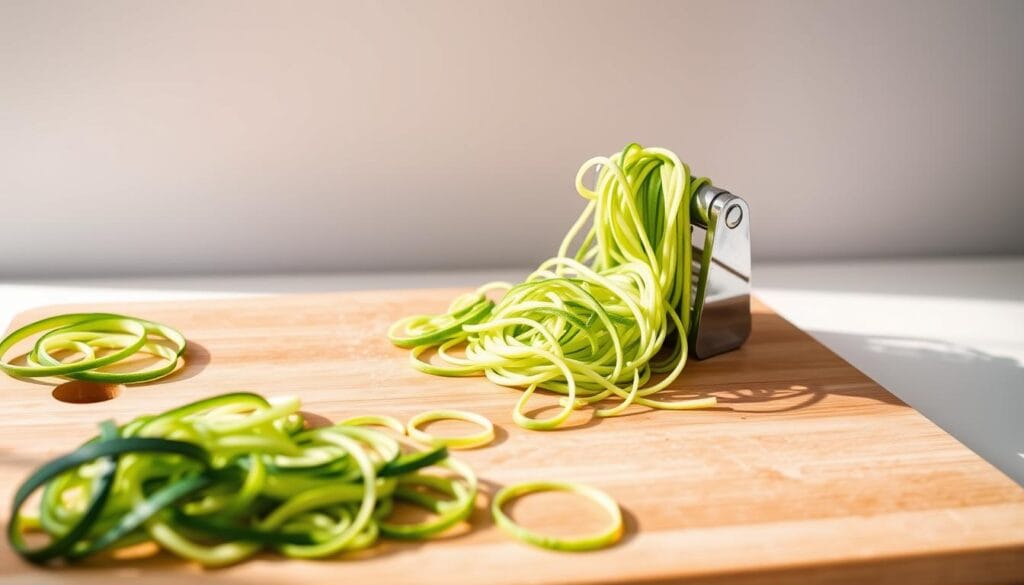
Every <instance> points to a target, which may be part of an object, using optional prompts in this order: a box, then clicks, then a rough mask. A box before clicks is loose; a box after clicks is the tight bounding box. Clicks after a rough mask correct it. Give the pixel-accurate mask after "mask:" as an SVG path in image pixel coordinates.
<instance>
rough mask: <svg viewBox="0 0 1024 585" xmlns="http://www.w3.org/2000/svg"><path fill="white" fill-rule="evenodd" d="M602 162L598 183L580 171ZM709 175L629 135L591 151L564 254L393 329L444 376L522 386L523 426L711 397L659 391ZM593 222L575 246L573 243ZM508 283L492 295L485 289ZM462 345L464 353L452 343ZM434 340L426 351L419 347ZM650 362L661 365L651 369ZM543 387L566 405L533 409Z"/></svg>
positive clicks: (684, 327) (674, 344)
mask: <svg viewBox="0 0 1024 585" xmlns="http://www.w3.org/2000/svg"><path fill="white" fill-rule="evenodd" d="M594 167H598V173H597V181H596V185H595V186H594V188H592V189H591V188H589V187H587V186H586V185H584V177H585V175H586V174H587V173H588V172H589V171H590V170H591V169H592V168H594ZM707 182H708V179H706V178H694V177H692V176H691V175H690V169H689V167H687V166H686V165H685V164H684V163H683V162H681V161H680V160H679V158H678V157H677V156H676V155H675V154H673V153H672V152H671V151H669V150H666V149H663V148H643V147H641V146H639V145H637V144H631V145H629V146H627V147H626V148H625V149H623V150H622V151H621V152H618V153H615V154H613V155H611V156H610V157H596V158H592V159H590V160H588V161H587V162H586V163H584V164H583V166H582V167H581V168H580V170H579V172H578V173H577V174H576V189H577V191H579V193H580V195H582V196H583V197H584V198H585V199H587V201H588V203H587V206H586V208H585V209H584V211H583V213H582V214H581V215H580V217H579V219H577V220H576V222H575V223H574V224H573V226H572V228H571V229H570V230H569V233H568V234H566V236H565V239H564V240H563V242H562V245H561V247H560V248H559V250H558V255H557V256H555V257H554V258H551V259H549V260H546V261H545V262H544V263H542V264H541V265H540V267H539V268H537V270H536V271H535V272H533V273H532V274H531V275H530V276H529V277H527V279H526V281H525V282H522V283H519V284H516V285H511V284H508V283H501V282H498V283H490V284H486V285H484V286H482V287H480V288H479V289H477V290H476V291H474V292H472V293H469V294H465V295H461V296H459V297H457V298H456V299H455V300H454V301H453V302H452V304H451V306H450V307H449V309H448V312H446V313H444V314H441V315H413V316H410V317H406V318H404V319H401V320H399V321H398V322H396V323H395V324H394V325H393V326H392V327H391V328H390V330H389V331H388V337H389V339H390V340H391V342H392V343H394V344H395V345H397V346H399V347H404V348H410V349H411V350H412V355H411V360H412V364H413V366H414V367H415V368H417V369H419V370H421V371H423V372H427V373H430V374H435V375H440V376H473V375H479V374H480V373H483V375H485V376H486V377H487V378H489V379H490V380H492V381H493V382H495V383H497V384H500V385H503V386H511V387H519V388H525V392H524V393H523V394H522V396H521V397H520V399H519V401H518V403H517V404H516V406H515V409H514V411H513V418H514V420H515V422H516V423H517V424H519V425H520V426H522V427H525V428H528V429H534V430H545V429H552V428H555V427H558V426H559V425H561V424H562V423H564V422H565V421H566V420H567V419H568V418H569V416H570V415H571V414H572V411H573V410H574V409H578V408H584V407H587V406H597V405H598V404H599V403H601V402H603V401H606V400H609V399H611V400H617V401H618V403H617V404H615V405H614V406H609V407H606V408H598V409H597V410H596V412H595V414H596V415H597V416H601V417H606V416H615V415H617V414H620V413H622V412H623V411H624V410H626V409H627V408H628V407H629V406H630V405H632V404H637V405H641V406H645V407H649V408H656V409H669V410H682V409H692V408H703V407H708V406H712V405H714V404H715V399H714V398H713V397H705V398H697V397H695V398H692V399H687V400H675V401H663V400H657V399H655V398H654V397H653V395H655V394H657V393H658V392H659V391H661V390H663V389H665V388H666V387H668V386H669V385H670V384H671V383H672V382H673V381H674V380H675V379H676V378H677V377H678V376H679V374H680V373H681V372H682V370H683V367H684V366H685V365H686V357H687V332H688V331H689V329H690V320H691V316H690V312H691V298H690V297H691V277H692V274H691V270H692V266H691V263H692V249H691V244H690V205H691V200H692V198H693V195H694V193H695V192H696V190H697V189H698V188H699V187H700V186H701V185H702V184H704V183H707ZM588 222H590V229H589V230H588V231H587V232H586V233H585V234H584V235H583V239H582V242H581V243H580V244H579V246H578V247H577V248H576V250H575V252H573V253H570V247H571V246H572V245H573V243H574V242H575V241H576V240H577V238H578V237H579V236H580V235H581V233H583V230H584V227H585V226H586V225H587V224H588ZM495 290H504V291H505V294H504V296H503V297H502V298H501V300H499V301H497V302H495V301H493V300H491V299H490V298H488V293H489V292H491V291H495ZM459 349H462V350H463V352H464V355H457V353H456V350H459ZM428 350H434V351H436V357H435V358H434V359H433V360H431V359H428V358H427V357H426V356H425V355H424V354H426V353H427V352H428ZM653 374H666V375H665V376H663V377H661V379H660V380H657V381H654V380H653V379H652V375H653ZM538 388H542V389H545V390H550V391H553V392H556V393H559V394H562V395H564V397H563V398H562V399H561V400H560V404H561V406H562V408H561V410H560V411H559V412H558V413H557V414H555V415H552V416H549V417H547V418H536V417H531V416H528V415H527V413H526V405H527V402H528V401H529V399H530V396H531V395H532V394H533V393H534V391H535V390H536V389H538Z"/></svg>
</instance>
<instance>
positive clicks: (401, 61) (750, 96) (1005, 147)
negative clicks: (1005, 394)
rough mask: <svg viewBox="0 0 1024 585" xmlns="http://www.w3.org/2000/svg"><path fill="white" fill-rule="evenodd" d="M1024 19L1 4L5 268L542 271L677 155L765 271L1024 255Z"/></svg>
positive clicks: (621, 4) (646, 7)
mask: <svg viewBox="0 0 1024 585" xmlns="http://www.w3.org/2000/svg"><path fill="white" fill-rule="evenodd" d="M1022 94H1024V2H998V3H997V2H992V3H983V2H948V1H938V0H936V1H927V2H909V1H901V2H888V1H886V2H816V1H807V2H749V3H748V2H728V3H716V2H649V1H648V2H625V1H622V0H616V1H613V2H590V3H579V2H574V3H570V2H522V1H511V0H509V1H507V2H501V3H496V2H487V3H481V2H470V1H466V2H406V3H395V2H387V3H372V2H345V3H341V2H300V3H292V2H248V1H246V2H206V1H194V2H139V1H136V0H126V1H123V2H122V1H110V0H103V1H99V2H32V1H28V2H17V1H13V0H0V278H3V277H14V276H24V275H38V276H57V275H70V274H83V273H90V274H117V273H131V272H144V273H154V272H169V273H170V272H204V271H231V272H239V271H254V270H321V269H402V268H409V267H417V268H453V267H502V266H512V265H529V264H533V263H535V262H536V261H538V260H540V259H542V258H544V257H546V256H547V255H549V254H550V253H551V252H553V250H554V248H555V246H556V244H557V242H558V241H559V239H560V236H561V234H562V233H563V232H564V231H565V230H566V229H567V228H568V226H569V224H570V223H571V221H572V219H573V218H574V217H575V215H576V213H577V212H578V210H579V209H580V208H581V206H582V203H581V200H580V199H579V198H578V197H577V196H576V195H575V193H574V191H573V189H572V180H573V177H574V175H575V172H576V169H577V167H578V165H579V164H580V163H581V162H582V161H583V160H585V159H586V158H588V157H590V156H592V155H595V154H606V153H611V152H613V151H615V150H618V149H619V148H621V147H622V146H624V145H625V144H626V143H627V142H629V141H633V140H636V141H640V142H642V143H645V144H650V145H661V146H666V147H669V148H672V149H673V150H675V151H676V152H678V153H679V154H680V156H682V157H683V158H684V159H685V160H687V161H689V162H690V163H691V165H692V166H693V167H694V168H695V169H696V170H699V171H701V172H703V173H706V174H710V175H711V176H712V177H713V178H714V179H715V181H716V182H718V183H719V184H721V185H723V186H725V187H727V188H730V189H732V190H733V191H734V192H736V193H738V194H741V195H743V196H745V197H746V198H747V199H748V201H749V202H750V204H751V207H752V216H753V221H754V238H755V250H756V251H755V257H756V258H758V259H798V258H818V259H820V258H835V257H877V256H906V255H940V254H951V253H952V254H967V253H1022V252H1024V229H1021V226H1020V223H1021V220H1024V188H1022V187H1021V181H1020V179H1019V177H1021V176H1022V175H1021V171H1022V166H1024V95H1022Z"/></svg>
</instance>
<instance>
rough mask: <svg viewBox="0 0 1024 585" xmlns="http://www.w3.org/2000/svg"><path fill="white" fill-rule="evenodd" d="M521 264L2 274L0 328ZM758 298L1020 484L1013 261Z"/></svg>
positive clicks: (1021, 296) (762, 288)
mask: <svg viewBox="0 0 1024 585" xmlns="http://www.w3.org/2000/svg"><path fill="white" fill-rule="evenodd" d="M526 272H527V270H525V269H524V270H520V271H516V270H501V271H486V272H483V271H464V272H430V273H412V272H409V273H399V274H327V275H324V274H318V275H268V276H215V277H182V278H166V277H162V278H120V279H97V280H82V279H75V280H48V281H18V282H11V281H7V282H4V283H2V284H0V328H4V329H5V328H6V327H7V326H8V324H9V322H10V319H11V318H12V317H13V316H14V315H15V314H17V313H19V312H21V311H24V310H26V309H29V308H32V307H38V306H42V305H50V304H56V303H85V302H116V301H129V300H130V301H146V300H172V299H186V298H211V297H225V296H239V295H258V294H275V293H287V292H319V291H338V290H353V289H386V288H422V287H432V286H472V285H475V284H479V283H483V282H486V281H488V280H494V279H499V278H500V279H519V278H521V277H522V276H524V275H525V274H526ZM754 287H755V290H756V292H757V294H758V295H759V296H760V297H761V298H762V299H763V300H764V301H765V302H767V303H768V304H770V305H771V306H772V307H774V308H775V309H776V310H777V311H778V312H779V313H781V314H782V315H783V316H784V317H786V318H787V319H789V320H790V321H792V322H794V323H795V324H796V325H798V326H799V327H800V328H802V329H804V330H806V331H808V332H809V333H811V334H812V335H813V336H814V337H816V338H817V339H818V340H820V341H821V342H822V343H824V344H825V345H827V346H828V347H829V348H831V349H832V350H833V351H835V352H836V353H838V354H839V355H841V356H842V357H843V358H845V359H846V360H848V361H849V362H851V363H852V364H853V365H854V366H856V367H857V368H859V369H860V370H862V371H863V372H865V373H866V374H868V375H869V376H871V377H872V378H874V379H875V380H877V381H878V382H879V383H880V384H882V385H883V386H885V387H886V388H888V389H889V390H890V391H892V392H893V393H894V394H896V396H898V397H899V398H900V399H902V400H903V401H905V402H907V403H909V404H910V405H911V406H913V407H914V408H916V409H917V410H918V411H920V412H921V413H922V414H924V415H925V416H927V417H928V418H930V419H931V420H932V421H934V422H935V423H936V424H938V425H939V426H941V427H942V428H943V429H945V430H946V431H947V432H949V433H950V434H952V435H953V436H954V437H956V438H957V439H959V440H960V441H962V442H963V443H964V444H966V445H967V446H968V447H970V448H971V449H973V450H974V451H975V452H977V453H978V454H979V455H981V456H982V457H984V458H985V459H987V460H988V461H990V462H991V463H992V464H994V465H995V466H996V467H998V468H1000V469H1001V470H1003V472H1005V473H1006V474H1007V475H1009V476H1010V477H1012V478H1014V479H1015V480H1016V481H1017V482H1018V483H1020V484H1022V485H1024V258H964V259H950V260H914V261H884V262H879V261H872V262H842V263H835V262H833V263H828V264H790V265H783V264H758V265H755V267H754Z"/></svg>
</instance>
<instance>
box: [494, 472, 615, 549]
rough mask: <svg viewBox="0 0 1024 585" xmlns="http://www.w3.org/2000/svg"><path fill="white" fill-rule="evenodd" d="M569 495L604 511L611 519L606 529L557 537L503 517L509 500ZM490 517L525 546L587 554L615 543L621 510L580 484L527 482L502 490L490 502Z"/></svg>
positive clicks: (602, 495) (613, 502)
mask: <svg viewBox="0 0 1024 585" xmlns="http://www.w3.org/2000/svg"><path fill="white" fill-rule="evenodd" d="M552 491H556V492H570V493H575V494H579V495H581V496H584V497H586V498H589V499H591V500H593V501H594V502H595V503H596V504H598V505H599V506H601V507H602V508H604V510H605V512H607V513H608V516H609V517H610V518H611V522H610V523H609V524H608V526H607V527H606V528H604V529H603V530H601V531H600V532H596V533H594V534H587V535H584V536H575V537H558V536H550V535H546V534H541V533H539V532H534V531H532V530H528V529H526V528H524V527H522V526H520V525H519V524H516V522H515V521H514V520H512V518H510V517H509V516H508V515H507V514H505V510H504V506H505V504H506V503H508V502H509V501H511V500H514V499H516V498H518V497H520V496H524V495H526V494H532V493H536V492H552ZM491 516H492V517H493V518H494V523H495V524H496V525H497V526H498V528H500V529H501V530H502V531H504V532H505V533H506V534H508V535H509V536H512V537H513V538H516V539H518V540H521V541H523V542H525V543H527V544H532V545H534V546H539V547H541V548H548V549H551V550H560V551H572V552H578V551H587V550H596V549H599V548H605V547H608V546H611V545H613V544H615V543H616V542H618V540H619V538H621V537H622V531H623V524H622V510H620V509H619V504H618V503H617V502H616V501H615V500H614V499H612V497H611V496H609V495H608V494H606V493H604V492H602V491H601V490H599V489H597V488H594V487H590V486H588V485H583V484H579V483H572V482H565V481H530V482H524V483H517V484H515V485H510V486H508V487H505V488H502V489H501V490H499V491H498V493H496V494H494V499H493V500H491Z"/></svg>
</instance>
